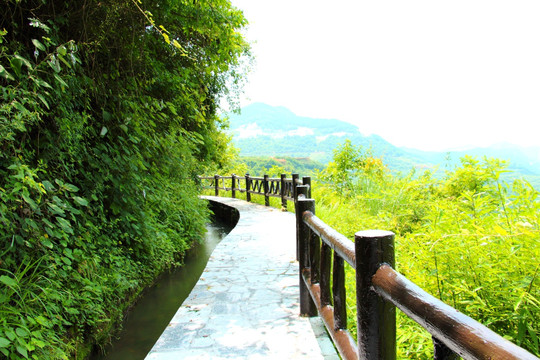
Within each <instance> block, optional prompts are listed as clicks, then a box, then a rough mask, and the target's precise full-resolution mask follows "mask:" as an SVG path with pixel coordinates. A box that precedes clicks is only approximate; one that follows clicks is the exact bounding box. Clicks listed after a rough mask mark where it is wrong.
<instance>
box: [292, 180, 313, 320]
mask: <svg viewBox="0 0 540 360" xmlns="http://www.w3.org/2000/svg"><path fill="white" fill-rule="evenodd" d="M298 192H299V193H298V194H301V195H303V196H301V197H300V198H298V201H297V202H296V229H297V231H296V234H297V242H296V245H297V254H298V255H299V258H298V263H299V270H300V273H299V277H298V280H299V282H300V283H299V285H300V315H303V316H317V306H316V305H315V303H314V302H313V299H312V298H311V295H310V294H309V290H308V287H307V285H306V283H305V282H304V279H303V277H302V273H303V270H304V269H305V268H308V267H309V255H310V253H309V240H310V237H311V230H310V229H309V226H307V225H306V224H305V223H304V221H303V219H302V214H303V213H304V212H305V211H311V212H312V213H315V200H313V199H307V198H306V196H307V186H299V187H298Z"/></svg>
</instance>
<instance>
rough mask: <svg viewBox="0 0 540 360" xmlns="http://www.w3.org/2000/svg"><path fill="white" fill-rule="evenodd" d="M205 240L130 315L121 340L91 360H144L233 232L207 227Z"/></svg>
mask: <svg viewBox="0 0 540 360" xmlns="http://www.w3.org/2000/svg"><path fill="white" fill-rule="evenodd" d="M207 230H208V232H207V233H206V238H205V240H204V241H203V242H202V243H201V244H199V245H197V246H195V247H193V248H192V249H190V250H189V251H188V254H187V256H186V258H185V260H184V266H182V267H181V268H178V269H176V270H174V271H172V272H171V273H169V274H165V275H164V276H163V277H162V278H161V279H160V280H159V281H158V282H157V283H156V284H155V286H153V287H152V288H151V289H149V290H148V291H147V292H146V293H145V294H144V296H143V297H142V298H141V299H140V300H139V301H138V302H137V304H136V305H135V306H134V307H133V309H132V310H131V311H130V312H129V314H128V315H127V319H126V321H125V322H124V330H123V331H122V333H121V334H120V338H119V339H118V340H117V341H115V342H114V343H113V344H112V345H111V346H109V347H107V348H106V349H105V351H106V353H105V354H104V355H102V354H96V355H94V356H92V357H90V360H127V359H129V360H138V359H144V358H145V356H146V355H147V354H148V352H149V351H150V350H151V349H152V346H153V345H154V343H155V342H156V341H157V339H158V338H159V336H160V335H161V333H162V332H163V330H164V329H165V327H166V326H167V325H168V324H169V321H170V320H171V319H172V317H173V316H174V314H175V313H176V311H177V310H178V308H179V307H180V305H182V303H183V302H184V300H185V299H186V298H187V296H188V295H189V293H190V292H191V289H193V287H194V286H195V284H196V283H197V281H198V280H199V277H200V276H201V274H202V272H203V270H204V268H205V266H206V263H207V262H208V259H209V258H210V255H211V254H212V251H213V250H214V248H215V247H216V245H217V244H218V243H219V242H220V241H221V239H223V238H224V237H225V236H226V235H227V234H228V233H229V232H230V231H231V226H230V225H228V224H226V223H224V222H220V221H216V222H214V223H212V224H209V225H207Z"/></svg>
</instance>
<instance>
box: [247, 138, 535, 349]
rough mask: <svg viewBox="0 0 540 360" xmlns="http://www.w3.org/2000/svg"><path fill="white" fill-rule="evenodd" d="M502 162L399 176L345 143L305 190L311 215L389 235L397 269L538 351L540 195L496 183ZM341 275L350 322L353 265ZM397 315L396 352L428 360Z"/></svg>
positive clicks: (523, 184) (421, 338)
mask: <svg viewBox="0 0 540 360" xmlns="http://www.w3.org/2000/svg"><path fill="white" fill-rule="evenodd" d="M507 166H508V164H507V163H506V162H504V161H500V160H498V159H488V158H484V159H482V160H478V159H475V158H473V157H468V156H465V157H463V158H462V159H461V162H460V164H459V165H458V166H455V167H454V168H451V169H448V170H447V171H446V172H445V173H444V175H442V176H437V177H435V176H433V174H432V173H431V172H430V171H426V172H424V173H422V174H416V173H414V172H411V173H409V174H407V175H406V176H398V175H395V174H393V173H392V172H390V171H389V170H388V169H387V168H386V166H385V165H384V164H383V162H382V160H381V159H379V158H376V157H374V156H373V155H372V153H371V152H370V151H365V150H364V149H362V148H361V147H359V146H354V145H353V144H352V143H351V142H349V141H346V142H345V143H343V144H342V145H341V146H339V147H338V148H337V149H336V150H335V151H334V159H333V161H332V162H330V163H329V164H328V166H327V167H326V168H325V169H324V170H323V171H321V172H320V173H318V174H317V178H318V179H317V181H316V182H315V181H314V182H313V193H312V196H313V198H314V199H315V200H316V213H317V216H318V217H320V218H321V219H322V220H323V221H325V222H326V223H327V224H329V225H330V226H332V227H333V228H335V229H336V230H338V231H339V232H340V233H342V234H344V235H346V236H347V237H349V238H350V239H353V238H354V234H355V233H356V232H357V231H360V230H367V229H383V230H391V231H393V232H395V233H396V264H397V270H398V271H399V272H401V273H402V274H403V275H405V276H406V277H407V278H409V279H410V280H411V281H413V282H415V283H416V284H418V285H419V286H420V287H422V288H423V289H425V290H426V291H427V292H429V293H431V294H432V295H434V296H436V297H438V298H439V299H441V300H442V301H444V302H446V303H447V304H449V305H451V306H453V307H455V308H456V309H458V310H459V311H461V312H463V313H465V314H467V315H468V316H470V317H472V318H473V319H475V320H477V321H479V322H481V323H482V324H484V325H486V326H488V327H489V328H490V329H492V330H494V331H495V332H497V333H499V334H501V335H503V336H504V337H506V338H508V339H510V340H511V341H513V342H515V343H516V344H518V345H520V346H522V347H524V348H525V349H527V350H528V351H530V352H532V353H533V354H536V355H539V354H540V348H539V339H538V334H539V332H540V327H539V323H538V321H537V319H538V318H539V317H540V286H539V285H540V284H539V282H540V279H539V278H540V267H539V264H540V242H539V241H538V238H539V236H540V226H539V225H540V224H539V220H540V197H539V192H538V191H537V190H536V189H534V187H533V186H531V185H530V184H529V183H528V182H527V181H525V180H522V179H515V180H513V181H512V182H511V183H507V182H505V181H503V180H502V179H501V178H502V176H503V175H506V172H507V170H506V169H507ZM247 171H248V172H250V173H252V174H253V175H254V176H261V175H262V173H256V172H253V171H252V169H247ZM295 172H296V171H295ZM301 175H303V174H301ZM253 199H254V200H255V201H259V202H261V201H262V199H263V198H262V197H260V196H254V197H253ZM271 200H272V199H271ZM272 204H273V206H277V207H279V206H280V205H279V203H278V202H273V203H272ZM346 271H347V273H346V276H347V305H348V315H349V317H350V319H349V324H355V322H356V320H355V319H356V305H355V299H356V295H355V282H354V281H355V280H354V279H355V277H354V270H353V269H351V268H347V270H346ZM397 321H398V335H397V336H398V341H397V342H398V344H399V345H398V358H400V359H406V358H410V359H418V358H422V359H428V358H430V355H431V358H432V348H433V347H432V344H431V337H430V335H429V334H428V333H427V332H426V331H424V330H423V329H422V328H421V327H420V326H419V325H417V324H416V323H414V322H413V321H412V320H410V319H409V318H407V317H406V316H405V315H404V314H402V313H401V312H399V311H398V319H397ZM353 326H355V325H353ZM352 332H353V334H354V335H355V332H356V329H355V328H354V327H353V329H352Z"/></svg>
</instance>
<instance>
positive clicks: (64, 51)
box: [58, 45, 67, 56]
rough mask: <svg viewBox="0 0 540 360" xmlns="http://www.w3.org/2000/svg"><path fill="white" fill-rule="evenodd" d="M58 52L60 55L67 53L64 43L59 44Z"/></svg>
mask: <svg viewBox="0 0 540 360" xmlns="http://www.w3.org/2000/svg"><path fill="white" fill-rule="evenodd" d="M58 54H60V55H62V56H66V54H67V49H66V47H65V46H64V45H60V46H59V47H58Z"/></svg>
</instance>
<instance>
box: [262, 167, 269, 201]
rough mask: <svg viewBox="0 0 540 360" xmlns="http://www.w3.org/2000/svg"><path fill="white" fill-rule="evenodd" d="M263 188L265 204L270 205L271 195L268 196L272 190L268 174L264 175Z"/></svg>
mask: <svg viewBox="0 0 540 360" xmlns="http://www.w3.org/2000/svg"><path fill="white" fill-rule="evenodd" d="M263 189H264V206H270V196H268V193H269V192H270V187H269V186H268V175H264V180H263Z"/></svg>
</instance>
